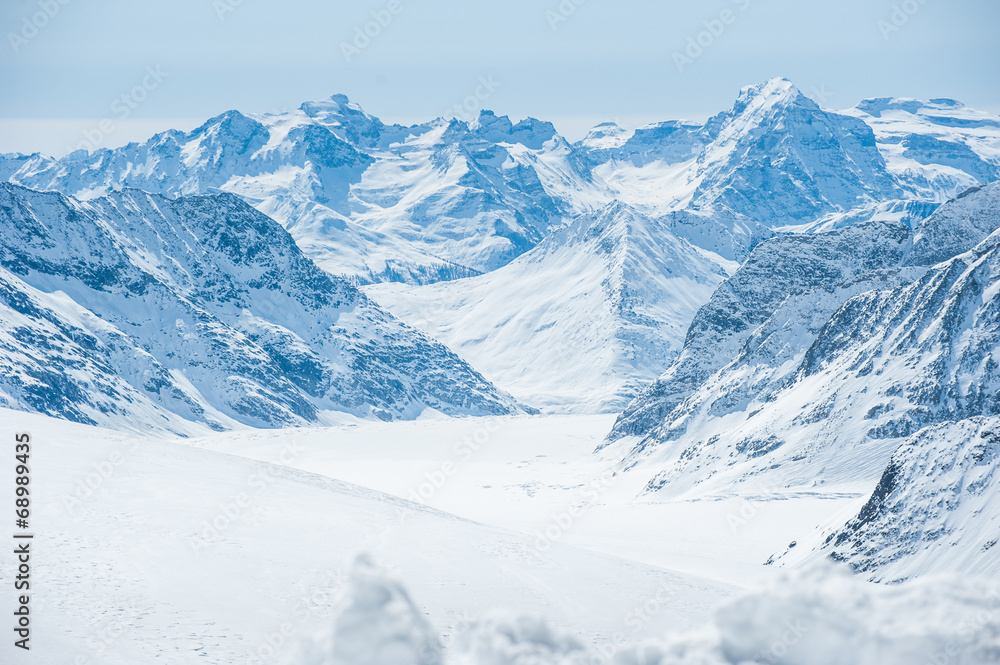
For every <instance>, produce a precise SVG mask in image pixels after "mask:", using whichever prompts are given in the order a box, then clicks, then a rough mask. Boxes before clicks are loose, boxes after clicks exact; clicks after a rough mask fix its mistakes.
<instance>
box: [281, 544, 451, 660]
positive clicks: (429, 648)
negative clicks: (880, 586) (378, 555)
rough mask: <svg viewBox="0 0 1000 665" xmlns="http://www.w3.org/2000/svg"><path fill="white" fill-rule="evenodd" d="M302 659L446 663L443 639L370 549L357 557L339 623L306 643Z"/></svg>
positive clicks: (337, 620) (338, 618)
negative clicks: (442, 655)
mask: <svg viewBox="0 0 1000 665" xmlns="http://www.w3.org/2000/svg"><path fill="white" fill-rule="evenodd" d="M292 662H294V663H296V664H297V665H441V652H440V647H439V644H438V640H437V638H436V637H434V635H433V633H432V631H431V628H430V625H429V624H428V623H427V620H426V619H425V618H424V616H423V614H422V613H421V612H420V610H419V609H417V606H416V605H415V604H414V603H413V601H412V600H410V595H409V594H408V593H407V592H406V589H404V588H403V585H402V584H400V583H399V582H397V581H395V580H393V579H391V578H390V577H389V576H387V575H386V574H385V573H384V572H383V571H382V570H381V569H379V568H378V567H377V566H376V565H375V564H374V562H373V561H372V560H371V558H369V557H368V556H367V555H361V556H359V557H358V558H357V560H356V561H355V562H354V566H353V568H352V570H351V578H350V582H349V586H348V593H347V597H346V598H345V599H344V601H343V603H342V606H341V610H340V614H339V615H338V617H337V619H336V621H334V624H333V629H332V630H331V631H330V632H329V633H327V634H326V635H323V636H321V637H318V638H316V639H314V640H312V641H309V642H307V643H305V644H304V645H303V646H302V648H301V651H300V654H299V655H298V656H297V657H296V658H295V659H294V660H293V661H292Z"/></svg>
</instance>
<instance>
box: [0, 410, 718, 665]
mask: <svg viewBox="0 0 1000 665" xmlns="http://www.w3.org/2000/svg"><path fill="white" fill-rule="evenodd" d="M445 422H451V423H457V422H460V421H458V420H448V421H445ZM0 423H3V425H2V435H3V436H4V438H5V439H7V440H11V439H12V438H13V435H14V432H15V431H17V432H21V431H29V432H31V435H32V445H33V448H32V453H31V455H32V456H31V461H32V482H31V487H32V497H33V502H32V518H31V519H32V521H31V526H32V529H34V533H35V540H34V542H33V547H35V548H37V549H33V555H32V574H33V577H32V588H31V591H32V592H33V596H32V611H33V612H35V614H33V615H32V616H33V623H32V627H33V632H32V642H31V646H32V650H31V651H30V653H26V654H23V655H22V654H20V653H13V652H16V651H19V650H16V649H13V647H11V645H10V644H7V643H5V644H3V645H2V647H0V653H2V656H0V657H2V658H3V659H4V660H3V662H4V663H28V662H32V663H34V662H45V663H73V662H77V661H76V659H77V658H78V657H82V658H84V659H87V660H86V661H85V662H92V663H102V665H105V664H106V665H114V664H117V663H121V664H122V665H134V664H135V663H147V662H156V661H157V659H159V660H162V661H163V662H178V663H188V662H199V663H212V664H219V665H231V664H232V663H247V662H253V663H256V662H257V661H256V660H254V658H260V659H261V662H267V663H277V662H281V660H280V659H281V658H283V657H284V656H285V655H286V654H287V655H290V653H291V647H292V645H293V644H294V643H295V642H296V641H297V640H298V639H299V638H301V637H303V636H305V635H309V634H311V633H314V632H316V631H319V630H321V629H323V628H326V627H328V626H336V625H340V626H344V625H345V622H348V619H345V618H344V617H343V615H340V616H341V623H339V624H338V623H336V617H337V616H338V612H337V610H338V608H340V607H342V605H341V604H340V602H341V600H344V601H345V602H347V603H348V604H349V605H351V606H353V607H354V608H355V610H356V611H354V613H353V616H354V617H357V616H358V614H363V613H364V612H365V608H366V607H367V608H371V607H373V606H374V607H376V608H377V607H379V606H383V607H389V608H392V607H398V604H397V603H394V602H386V603H383V602H382V601H380V600H379V597H378V596H379V594H380V593H381V591H380V589H383V587H382V585H381V584H380V583H379V582H378V580H377V579H372V577H371V575H368V576H367V577H365V578H364V579H362V581H361V589H359V588H358V583H357V581H355V582H354V583H353V584H354V585H355V586H354V587H353V590H352V587H350V586H349V585H350V584H352V582H351V581H350V577H351V561H352V560H353V559H354V558H355V555H356V554H357V553H359V552H369V553H370V554H371V556H373V557H374V559H375V560H376V561H378V562H379V563H380V565H382V566H385V567H386V568H388V569H389V570H390V571H391V572H392V574H393V576H394V577H399V578H401V579H404V580H406V582H407V585H408V586H409V588H410V590H411V592H412V595H411V596H410V598H411V600H412V602H413V603H416V606H417V607H418V608H419V615H420V616H421V617H422V618H423V620H422V621H417V620H416V618H415V617H414V616H413V615H412V613H408V611H407V610H406V609H405V608H400V613H399V614H397V615H396V616H397V617H401V619H402V620H405V621H410V622H412V623H411V628H414V629H419V626H420V624H422V623H423V622H424V621H426V623H427V624H428V625H429V626H431V627H432V629H433V631H434V636H435V638H440V639H442V640H445V639H449V638H454V636H455V635H456V633H457V632H459V631H460V630H461V629H462V628H463V627H464V626H466V625H468V624H469V623H470V622H472V621H473V620H476V619H478V618H480V617H483V616H485V615H486V614H487V613H488V612H489V611H491V610H493V609H495V608H504V609H506V610H507V611H510V612H514V613H519V614H522V613H523V614H529V615H538V616H544V617H546V618H547V620H548V621H549V622H551V624H552V625H553V626H554V627H555V628H556V629H558V630H559V631H565V632H569V633H572V634H576V635H579V636H580V638H579V639H580V640H581V641H583V642H585V643H587V644H594V643H596V642H598V641H600V642H604V641H607V640H609V639H611V636H612V635H613V634H614V633H615V632H619V631H629V632H630V633H631V632H632V627H631V626H630V625H629V624H627V623H626V621H627V620H628V619H629V617H630V616H635V613H636V612H637V611H641V609H642V606H643V605H644V604H645V603H646V602H647V601H650V602H651V601H654V600H655V599H656V598H657V595H658V594H659V596H660V598H661V602H660V606H659V607H658V608H657V611H655V612H648V614H649V616H648V619H647V620H645V621H644V622H643V623H641V624H640V628H642V629H643V631H648V632H643V634H648V635H658V634H665V633H667V632H668V631H671V630H679V629H684V628H693V627H695V626H697V625H699V624H700V623H701V622H703V621H705V620H707V619H708V618H709V616H710V614H711V612H712V609H713V607H714V605H715V604H716V603H717V601H718V600H719V599H721V598H723V597H725V596H727V595H728V594H730V593H731V587H730V586H729V585H726V584H721V583H717V582H712V581H708V580H706V579H703V578H699V577H696V576H692V575H683V574H678V573H673V572H670V571H667V570H664V569H662V568H658V567H654V566H649V565H644V564H641V563H638V562H635V561H628V560H625V559H622V558H619V557H614V556H609V555H606V554H599V553H595V552H589V551H586V550H582V549H578V548H574V547H570V546H568V545H565V544H563V543H559V542H556V543H553V544H551V546H550V547H549V548H547V549H546V550H545V551H544V552H539V551H538V550H537V549H536V548H535V545H534V541H535V537H534V536H529V535H525V534H518V533H514V532H512V531H507V530H504V529H500V528H496V527H492V526H486V525H484V524H480V523H476V522H472V521H469V520H467V519H463V518H459V517H456V516H454V515H450V514H447V513H444V512H441V511H439V510H436V509H433V508H430V507H427V506H424V505H422V504H420V503H413V502H410V501H405V500H402V499H398V498H395V497H391V496H388V495H386V494H382V493H380V492H377V491H374V490H370V489H366V488H363V487H360V486H357V485H353V484H350V483H345V482H342V481H338V480H334V479H332V478H329V477H324V476H320V475H317V474H314V473H308V472H305V471H300V470H296V469H293V468H291V467H290V466H288V464H291V463H293V462H295V461H296V460H297V459H298V456H299V455H300V454H301V452H302V451H301V449H300V448H299V446H298V445H297V444H296V443H295V441H287V442H286V443H285V444H284V446H283V449H282V451H281V452H280V453H279V454H278V455H276V456H275V457H274V458H271V459H269V460H267V461H264V462H261V461H253V460H250V459H247V458H242V457H237V456H233V455H226V454H222V453H218V452H212V451H207V450H203V449H197V448H193V447H190V446H187V445H183V444H180V443H174V442H170V441H164V440H158V439H153V438H141V437H134V436H129V435H126V434H122V433H119V432H114V431H110V430H103V429H99V428H94V427H88V426H83V425H78V424H74V423H68V422H66V421H60V420H55V419H51V418H47V417H44V416H40V415H37V414H26V413H21V412H15V411H9V410H2V411H0ZM371 424H375V425H379V424H380V423H358V426H366V425H371ZM265 434H266V433H265V432H260V433H259V434H255V433H246V432H245V433H244V436H246V437H248V439H247V443H252V442H253V440H254V438H255V437H256V436H262V435H265ZM275 434H277V433H275ZM390 436H392V437H394V438H396V437H398V435H390ZM329 437H330V433H327V439H326V442H327V444H328V445H329V444H337V440H336V439H335V438H333V439H331V438H329ZM277 440H278V439H275V441H277ZM13 559H14V557H13V556H12V555H11V554H10V552H9V551H8V550H7V548H4V553H3V554H0V562H2V563H0V578H2V579H0V582H2V583H3V586H4V587H10V584H9V582H10V579H11V571H12V570H13V565H14V560H13ZM664 588H666V589H668V590H669V592H670V594H669V595H670V602H669V604H667V603H665V602H663V601H665V600H666V596H665V595H664V592H663V591H662V589H664ZM383 590H384V589H383ZM369 594H371V595H369ZM372 596H374V597H372ZM8 598H9V597H8ZM397 598H398V596H397ZM352 599H353V600H352ZM8 602H9V600H8V599H6V598H5V599H4V600H3V601H2V603H3V607H5V608H9V605H8ZM400 602H402V601H400ZM5 611H12V610H5ZM374 614H376V616H375V617H373V618H374V619H377V618H378V616H380V614H379V612H374ZM392 625H395V626H397V627H398V626H399V623H398V621H396V622H392ZM377 628H378V624H376V625H375V626H374V629H377ZM345 630H346V629H345ZM346 632H348V633H353V631H351V630H347V631H346ZM634 634H636V635H639V634H640V633H639V632H638V631H637V632H636V633H634ZM81 662H84V661H81ZM352 665H355V664H352Z"/></svg>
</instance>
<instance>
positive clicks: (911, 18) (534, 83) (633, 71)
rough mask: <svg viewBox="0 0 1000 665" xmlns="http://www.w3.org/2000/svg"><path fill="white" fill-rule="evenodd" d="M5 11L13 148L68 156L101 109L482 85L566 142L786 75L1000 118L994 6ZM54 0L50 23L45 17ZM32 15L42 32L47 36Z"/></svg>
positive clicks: (999, 15) (403, 98) (366, 99)
mask: <svg viewBox="0 0 1000 665" xmlns="http://www.w3.org/2000/svg"><path fill="white" fill-rule="evenodd" d="M577 2H580V4H579V5H577V4H576V3H577ZM393 3H398V4H393ZM0 4H2V6H0V26H2V27H3V31H2V34H3V36H4V39H3V43H2V44H0V76H2V81H3V96H2V97H0V152H3V151H13V150H18V151H30V150H32V149H38V150H42V151H43V152H49V153H61V152H65V150H64V148H66V147H73V146H75V144H76V143H77V142H78V141H79V140H80V136H81V134H82V132H85V131H91V132H93V131H94V128H96V127H99V126H100V125H99V121H100V120H101V119H103V118H109V119H112V120H113V123H114V130H113V131H111V132H107V134H106V135H105V136H103V137H102V139H101V142H102V144H105V145H109V146H110V145H117V144H121V143H124V142H126V141H128V140H130V139H136V138H141V137H144V136H146V135H148V134H150V133H152V132H153V131H154V130H156V129H162V128H166V127H168V126H172V125H179V126H182V127H185V126H186V127H193V126H194V124H196V123H197V122H198V121H200V120H203V119H205V118H208V117H210V116H212V115H215V114H217V113H220V112H222V111H225V110H227V109H230V108H238V109H240V110H244V111H256V112H260V111H278V110H282V109H291V108H295V107H297V106H298V105H299V104H300V103H301V102H302V101H305V100H309V99H320V98H324V97H328V96H329V95H330V94H333V93H336V92H341V93H344V94H347V95H348V96H349V97H351V98H352V99H353V100H355V101H357V102H358V103H360V104H361V105H362V106H363V107H364V108H365V109H366V110H368V111H369V112H371V113H373V114H375V115H378V116H379V117H381V118H383V119H385V120H389V121H404V122H405V121H413V122H415V121H419V120H426V119H430V118H432V117H435V116H439V115H445V114H449V113H450V112H451V111H450V109H452V107H453V106H454V105H455V104H456V103H460V102H461V101H462V100H463V99H465V98H466V97H467V96H469V95H471V94H474V92H475V91H476V88H477V86H478V85H479V84H478V80H479V78H480V77H486V78H490V77H492V80H493V81H495V82H496V83H498V84H499V87H497V88H496V90H495V91H493V92H492V93H491V94H489V98H488V99H487V100H486V101H485V106H486V107H489V108H492V109H494V110H496V111H497V112H498V113H505V114H509V115H511V116H512V117H514V118H520V117H524V116H526V115H532V116H535V117H539V118H543V119H548V120H552V121H554V122H555V123H556V125H557V127H558V128H559V129H560V130H561V131H563V132H564V133H566V134H568V135H569V136H570V137H571V138H578V137H579V136H580V135H581V134H582V133H583V132H584V131H585V128H586V127H588V126H591V125H593V124H595V123H597V122H600V121H603V120H609V119H617V120H619V121H620V122H621V123H622V124H626V125H635V124H637V123H642V122H647V121H652V120H657V119H670V118H692V119H697V118H703V117H706V116H708V115H710V114H712V113H715V112H717V111H720V110H722V109H724V108H726V107H728V106H729V105H730V104H731V103H732V100H733V99H734V97H735V95H736V93H737V91H738V90H739V88H740V87H742V86H743V85H747V84H750V83H757V82H760V81H762V80H765V79H767V78H770V77H773V76H787V77H789V78H791V79H792V80H793V81H794V82H795V83H796V84H797V85H798V86H799V87H800V88H801V89H802V90H803V91H804V92H806V93H807V94H809V95H810V96H814V97H815V96H821V97H823V99H820V100H819V101H821V103H822V104H823V105H824V106H827V107H831V108H846V107H850V106H853V105H854V104H856V103H857V102H858V101H859V100H860V99H862V98H864V97H871V96H888V95H895V96H909V97H920V98H931V97H953V98H956V99H959V100H962V101H964V102H965V103H967V104H969V105H970V106H975V107H979V108H983V109H985V110H992V111H1000V87H998V83H1000V77H998V72H1000V67H998V65H1000V40H998V39H997V37H996V35H997V30H998V28H1000V3H997V2H996V1H995V0H949V1H948V2H945V0H923V1H922V2H921V0H837V1H836V2H833V1H831V0H824V1H821V2H811V1H803V0H711V1H707V2H676V1H670V0H667V1H660V2H655V1H652V0H648V1H647V0H643V1H639V0H632V1H629V0H615V1H614V2H612V1H611V0H585V1H583V2H581V1H580V0H562V6H563V7H564V8H573V9H574V10H575V11H573V12H572V13H570V12H569V11H568V9H567V10H566V11H564V12H563V13H562V14H560V13H559V12H560V9H559V8H560V0H549V1H546V0H535V1H529V0H506V1H505V2H502V3H501V2H496V3H481V4H480V3H472V2H469V1H468V0H465V1H460V0H420V1H419V2H418V1H416V0H392V1H390V0H373V1H372V0H365V1H357V0H354V1H351V2H346V1H336V0H335V1H333V2H330V1H321V0H283V1H282V2H273V1H268V0H242V1H241V0H172V1H170V2H167V1H165V0H164V1H160V2H154V1H152V0H33V1H22V0H4V2H3V3H0ZM390 5H392V7H391V8H392V9H396V10H397V13H395V14H392V13H391V12H390V11H389V9H390ZM45 6H48V9H49V13H50V14H53V15H52V16H51V17H48V16H45V15H39V14H38V12H42V11H43V8H44V7H45ZM894 7H895V8H897V9H896V10H894ZM225 8H229V9H231V10H232V11H226V12H224V13H222V14H221V16H222V18H221V19H220V11H221V10H224V9H225ZM373 11H374V12H378V11H384V12H387V13H388V15H391V20H390V21H389V22H388V24H387V25H386V26H385V27H384V28H381V27H380V29H379V31H378V32H379V34H378V35H377V36H376V37H374V38H373V39H371V43H370V44H369V45H368V46H367V47H365V48H364V49H362V50H361V51H360V53H353V54H352V57H351V59H350V61H348V58H347V57H345V55H344V53H343V49H342V44H343V43H348V44H350V43H351V42H352V40H353V39H354V36H355V30H356V29H357V28H361V29H363V28H364V26H365V23H366V22H367V21H371V20H372V15H371V13H372V12H373ZM726 11H728V12H729V13H726V14H724V13H723V12H726ZM894 11H895V15H894ZM547 12H554V13H555V14H551V13H547ZM386 15H387V14H383V20H384V19H385V16H386ZM564 15H568V16H564ZM553 16H558V17H559V18H565V19H566V20H560V21H559V22H557V23H553V21H554V19H553ZM25 17H27V20H28V21H29V24H30V23H31V22H32V20H33V19H32V17H35V18H34V22H35V23H37V24H42V27H40V28H38V29H37V33H33V32H32V30H31V27H27V28H26V27H25ZM43 18H44V20H43ZM894 19H895V23H893V21H894ZM706 21H708V22H709V24H708V26H707V27H706V24H705V22H706ZM880 21H881V22H882V23H881V24H880ZM553 24H554V26H555V27H554V29H553ZM32 27H34V26H32ZM720 27H721V29H720ZM890 27H891V28H892V30H891V32H890ZM897 27H898V30H896V29H895V28H897ZM710 28H714V29H715V32H716V33H717V34H711V33H710V32H708V30H709V29H710ZM373 32H374V30H373ZM699 33H703V34H701V35H699ZM12 34H13V35H17V36H16V37H14V38H13V42H14V43H12V36H11V35H12ZM26 35H27V36H26ZM699 36H700V38H701V41H702V43H703V44H705V45H706V46H705V47H704V48H703V52H702V53H701V54H700V55H698V54H697V51H692V52H691V53H694V54H695V55H697V56H698V57H696V58H693V62H686V63H684V64H683V67H678V65H677V63H676V62H675V57H674V54H675V53H681V54H684V51H685V49H686V47H687V46H688V44H689V42H688V40H689V39H695V40H696V39H698V38H699ZM362 44H363V42H362ZM15 47H16V50H15ZM147 68H153V69H154V70H155V69H156V68H159V71H160V72H162V73H164V74H165V78H162V80H161V81H159V82H157V81H156V80H155V79H152V78H150V77H149V75H148V74H147ZM144 79H145V82H146V83H147V86H148V87H149V88H150V89H149V90H145V91H140V93H139V94H138V95H137V96H138V97H142V98H143V99H141V101H139V102H137V103H133V104H129V107H128V114H127V116H128V117H127V118H124V119H123V118H122V115H123V111H122V109H123V108H125V107H123V106H122V105H121V104H119V105H117V106H113V104H114V103H115V100H116V99H118V98H120V97H121V95H123V94H130V91H132V90H133V89H134V88H135V86H140V85H142V84H143V82H144ZM481 90H482V88H481ZM133 106H134V108H132V107H133ZM102 133H103V132H102Z"/></svg>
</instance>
